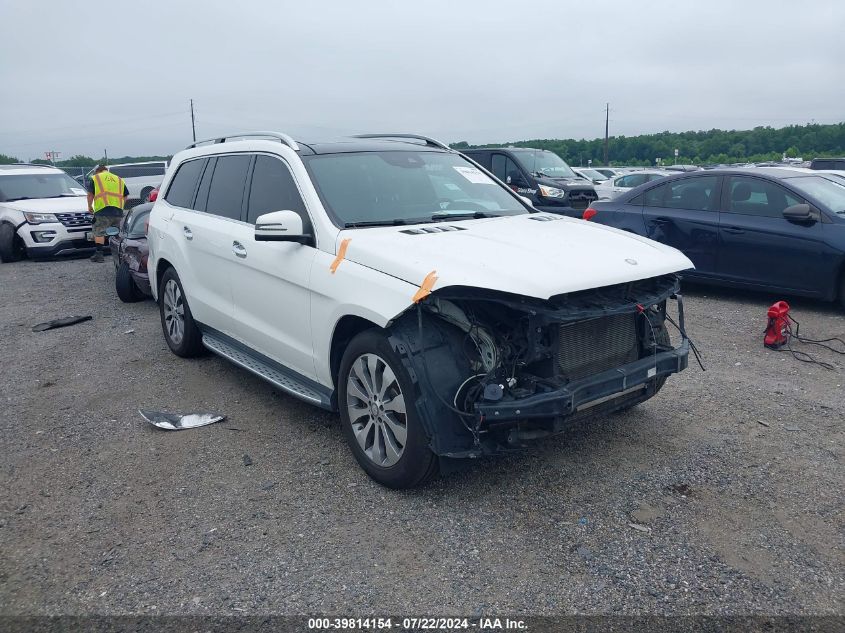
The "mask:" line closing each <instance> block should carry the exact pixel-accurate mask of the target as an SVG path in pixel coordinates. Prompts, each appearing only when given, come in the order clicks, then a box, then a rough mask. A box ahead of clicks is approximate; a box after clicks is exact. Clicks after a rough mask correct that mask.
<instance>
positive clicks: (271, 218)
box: [255, 211, 314, 245]
mask: <svg viewBox="0 0 845 633" xmlns="http://www.w3.org/2000/svg"><path fill="white" fill-rule="evenodd" d="M255 241H256V242H297V243H299V244H308V245H313V244H314V238H313V236H311V235H305V234H304V233H303V231H302V218H301V217H300V216H299V214H298V213H296V212H295V211H273V212H271V213H265V214H264V215H259V216H258V218H256V220H255Z"/></svg>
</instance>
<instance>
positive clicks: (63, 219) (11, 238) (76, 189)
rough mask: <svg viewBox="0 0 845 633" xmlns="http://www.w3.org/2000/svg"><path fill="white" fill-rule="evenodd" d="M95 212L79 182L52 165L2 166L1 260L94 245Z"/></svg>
mask: <svg viewBox="0 0 845 633" xmlns="http://www.w3.org/2000/svg"><path fill="white" fill-rule="evenodd" d="M92 222H93V219H92V216H91V214H90V213H88V199H87V195H86V192H85V189H83V188H82V187H81V186H80V185H79V183H78V182H76V181H75V180H74V179H73V178H71V177H70V176H68V175H67V174H66V173H65V172H63V171H62V170H61V169H56V168H55V167H50V166H47V165H0V261H3V262H14V261H18V260H19V259H21V258H22V257H24V256H25V255H28V256H29V257H32V258H35V257H52V256H54V255H66V254H71V253H76V252H80V251H82V250H84V249H90V248H92V247H93V246H94V244H93V242H91V241H89V237H90V236H89V233H90V232H91V224H92Z"/></svg>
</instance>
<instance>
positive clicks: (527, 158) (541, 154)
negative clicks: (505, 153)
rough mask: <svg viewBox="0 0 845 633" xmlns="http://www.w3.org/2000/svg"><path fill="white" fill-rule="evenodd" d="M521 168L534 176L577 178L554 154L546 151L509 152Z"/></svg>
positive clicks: (525, 150) (522, 150)
mask: <svg viewBox="0 0 845 633" xmlns="http://www.w3.org/2000/svg"><path fill="white" fill-rule="evenodd" d="M511 151H512V152H513V153H514V155H515V156H516V157H517V159H518V160H519V162H520V163H522V167H523V168H524V169H525V170H526V171H528V172H529V173H531V174H532V175H534V176H535V177H536V176H541V177H542V176H547V177H549V178H578V174H576V173H575V172H574V171H572V168H571V167H570V166H569V165H567V164H566V162H565V161H564V160H563V159H562V158H561V157H560V156H558V155H557V154H555V153H554V152H550V151H548V150H533V149H520V150H511Z"/></svg>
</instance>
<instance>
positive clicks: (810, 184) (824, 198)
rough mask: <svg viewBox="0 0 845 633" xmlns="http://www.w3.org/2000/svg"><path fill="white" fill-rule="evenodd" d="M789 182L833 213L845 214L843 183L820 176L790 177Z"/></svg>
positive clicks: (844, 187)
mask: <svg viewBox="0 0 845 633" xmlns="http://www.w3.org/2000/svg"><path fill="white" fill-rule="evenodd" d="M789 184H791V185H792V186H793V187H795V188H796V189H798V190H799V191H801V192H803V193H805V194H807V195H808V196H810V197H811V198H814V199H816V200H818V201H819V202H821V203H822V204H824V206H826V207H827V208H828V209H829V210H830V211H833V212H834V213H843V214H845V183H840V182H838V181H834V180H829V179H828V178H823V177H821V176H809V177H806V178H790V179H789Z"/></svg>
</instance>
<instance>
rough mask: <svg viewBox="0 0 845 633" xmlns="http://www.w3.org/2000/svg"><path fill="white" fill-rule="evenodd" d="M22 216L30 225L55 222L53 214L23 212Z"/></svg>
mask: <svg viewBox="0 0 845 633" xmlns="http://www.w3.org/2000/svg"><path fill="white" fill-rule="evenodd" d="M23 216H24V217H25V218H26V221H27V222H29V223H30V224H43V223H44V222H56V221H57V220H56V215H55V214H54V213H30V212H28V211H27V212H25V213H24V214H23Z"/></svg>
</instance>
